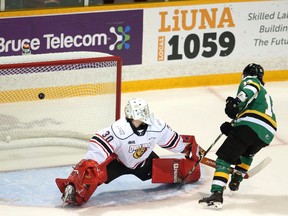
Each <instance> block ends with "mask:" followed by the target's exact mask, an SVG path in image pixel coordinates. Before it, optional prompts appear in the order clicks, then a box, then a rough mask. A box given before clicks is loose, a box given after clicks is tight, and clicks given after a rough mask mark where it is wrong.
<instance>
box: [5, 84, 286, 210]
mask: <svg viewBox="0 0 288 216" xmlns="http://www.w3.org/2000/svg"><path fill="white" fill-rule="evenodd" d="M264 80H265V79H264ZM265 87H266V89H267V91H268V93H269V94H270V95H271V97H272V98H273V102H274V111H275V113H276V117H277V124H278V131H277V133H276V136H275V139H274V140H273V142H272V143H271V145H270V146H269V147H267V148H265V149H263V150H262V151H260V152H259V153H258V154H257V155H256V156H255V159H254V162H253V164H252V166H251V167H252V168H253V167H254V166H255V165H257V164H258V163H260V162H261V161H262V160H263V159H265V158H266V157H267V156H269V157H271V158H272V162H271V163H270V164H269V165H268V166H267V167H266V168H264V169H263V170H262V171H261V172H259V173H258V174H257V175H255V176H253V177H252V178H250V179H247V180H244V181H243V182H242V184H241V186H240V190H239V191H238V192H234V193H233V194H232V195H231V194H229V189H227V190H226V191H225V193H224V204H223V208H222V209H220V210H210V209H204V208H202V207H201V206H199V205H198V200H199V199H201V198H202V197H203V196H208V195H209V190H210V185H211V180H212V175H213V169H212V168H210V167H207V166H205V165H201V178H200V180H199V181H198V182H196V183H194V184H189V185H185V186H183V187H182V188H180V189H179V188H177V187H173V186H168V185H162V184H151V183H150V181H146V182H142V181H140V180H138V179H137V178H135V177H134V176H123V177H120V178H119V179H116V180H115V181H113V182H112V183H111V184H109V185H101V186H100V187H99V188H98V189H97V191H96V192H95V194H94V195H93V196H92V197H91V199H90V200H89V201H88V202H87V203H86V204H85V205H84V206H81V207H73V208H61V207H60V205H61V199H60V196H61V194H60V192H59V191H58V189H57V187H56V184H55V182H54V180H55V178H56V177H60V178H61V177H63V178H65V177H67V176H68V175H69V173H70V172H71V169H72V168H71V166H72V165H73V164H76V163H77V162H78V161H79V160H80V159H81V157H82V155H83V154H84V153H85V149H74V150H69V151H68V149H67V151H66V150H65V148H61V149H60V148H59V154H58V155H55V154H54V155H51V156H49V157H47V155H44V154H43V155H42V154H38V157H37V158H35V157H33V156H31V157H29V156H27V155H29V152H28V151H29V150H27V152H23V154H22V156H23V157H21V154H17V156H13V154H11V155H12V156H10V157H5V156H3V154H2V155H1V153H0V166H1V167H0V168H2V169H3V168H5V166H6V165H7V166H8V164H9V165H11V164H14V166H18V167H19V168H21V167H23V168H24V169H19V170H14V171H2V172H0V185H1V189H0V212H1V213H0V214H1V216H2V215H3V216H40V215H41V216H92V215H93V216H122V215H123V216H128V215H131V216H132V215H133V216H136V215H137V216H160V215H161V216H164V215H165V216H176V215H183V216H184V215H189V216H190V215H201V216H211V215H213V216H217V215H221V216H222V215H229V216H233V215H245V216H258V215H265V216H278V215H279V216H282V215H288V181H287V179H288V173H287V171H286V158H287V152H288V109H287V106H288V97H287V92H288V82H271V83H266V85H265ZM237 88H238V85H229V86H211V87H210V86H209V87H197V88H183V89H167V90H157V91H146V92H135V93H125V94H122V107H124V105H125V103H126V101H127V100H128V99H129V98H132V97H140V98H143V99H145V100H146V101H147V102H148V104H149V106H150V111H151V112H153V113H154V115H155V116H157V117H159V118H162V119H163V120H164V121H165V122H166V123H167V124H169V125H170V126H171V127H172V129H174V130H175V131H177V132H178V133H179V134H190V135H195V137H196V141H197V142H198V144H199V145H201V146H202V147H203V148H204V149H207V148H208V147H209V146H210V145H211V144H212V143H213V142H214V140H215V139H216V138H217V136H218V135H219V134H220V130H219V126H220V125H221V124H222V123H223V122H224V121H229V119H228V118H227V117H226V116H225V113H224V107H225V99H226V98H227V96H235V94H236V91H237ZM122 110H123V109H122ZM122 114H123V113H122ZM224 138H225V136H222V138H221V139H220V140H219V141H218V142H217V143H216V145H215V146H214V147H213V148H212V150H211V151H210V152H209V154H208V155H207V156H208V157H209V158H212V159H215V151H216V150H217V148H218V147H219V146H220V145H221V142H222V141H223V140H224ZM55 148H57V147H55V146H52V147H50V149H49V147H47V150H46V152H47V153H49V151H50V150H52V149H55ZM1 151H3V150H1ZM155 151H156V152H157V153H158V154H159V155H160V156H163V157H171V155H172V154H171V153H170V152H168V151H166V150H161V149H156V150H155ZM67 152H68V154H67ZM2 153H3V152H2ZM19 155H20V156H19ZM63 155H64V156H63ZM63 157H69V161H70V163H71V165H67V166H59V167H55V166H53V167H45V168H37V169H27V168H26V167H29V165H30V164H35V163H38V162H39V161H42V160H43V161H44V160H51V161H52V160H53V161H55V164H57V161H61V160H63ZM175 157H179V155H175Z"/></svg>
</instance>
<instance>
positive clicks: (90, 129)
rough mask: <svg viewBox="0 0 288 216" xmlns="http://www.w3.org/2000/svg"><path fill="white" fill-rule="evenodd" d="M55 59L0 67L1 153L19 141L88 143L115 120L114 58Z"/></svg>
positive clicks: (117, 79) (52, 56) (117, 74)
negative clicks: (56, 138)
mask: <svg viewBox="0 0 288 216" xmlns="http://www.w3.org/2000/svg"><path fill="white" fill-rule="evenodd" d="M39 56H40V57H39ZM55 56H57V54H45V55H43V57H42V58H41V55H37V56H36V55H35V58H34V56H33V55H31V56H30V57H29V58H27V57H25V61H22V60H21V61H19V59H20V58H19V57H17V59H14V60H13V57H11V58H10V59H9V61H8V63H6V64H2V65H0V77H1V79H0V142H3V143H4V144H7V145H3V143H2V145H1V146H0V148H9V146H11V145H10V143H11V142H12V141H15V140H23V139H33V140H35V139H47V138H55V137H59V138H67V139H80V140H87V139H89V138H90V137H91V136H92V135H93V134H94V133H95V132H97V130H99V129H101V128H103V127H106V126H108V125H109V124H111V123H112V122H113V121H115V119H117V118H118V117H119V107H120V81H121V78H120V77H121V67H119V64H120V66H121V62H120V60H119V58H118V57H113V56H109V57H107V56H106V55H104V54H103V55H101V54H99V53H97V56H96V57H95V56H94V57H93V56H91V55H89V57H88V58H87V57H86V58H85V57H83V53H82V55H80V54H75V53H73V56H72V55H69V53H65V54H61V55H58V57H59V59H57V57H55ZM71 56H72V57H71ZM84 56H85V55H84ZM64 57H65V58H64ZM55 58H56V60H55ZM33 59H34V60H33ZM35 59H36V60H35ZM49 59H50V61H49ZM67 59H68V60H67ZM5 61H6V62H7V58H5ZM5 61H1V58H0V62H5ZM13 61H14V62H13ZM16 62H18V63H16ZM19 62H20V63H19ZM33 143H35V142H33Z"/></svg>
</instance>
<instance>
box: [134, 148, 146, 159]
mask: <svg viewBox="0 0 288 216" xmlns="http://www.w3.org/2000/svg"><path fill="white" fill-rule="evenodd" d="M146 151H147V148H146V147H142V148H139V149H137V150H136V151H135V152H134V154H133V157H134V158H135V159H138V158H140V157H142V155H143V154H144V153H145V152H146Z"/></svg>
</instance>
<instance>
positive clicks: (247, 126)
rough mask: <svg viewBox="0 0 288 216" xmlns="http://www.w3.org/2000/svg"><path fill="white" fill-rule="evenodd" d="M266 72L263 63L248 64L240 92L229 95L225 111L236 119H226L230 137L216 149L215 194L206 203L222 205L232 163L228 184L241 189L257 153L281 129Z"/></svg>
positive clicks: (213, 183)
mask: <svg viewBox="0 0 288 216" xmlns="http://www.w3.org/2000/svg"><path fill="white" fill-rule="evenodd" d="M263 76H264V69H263V68H262V67H261V66H260V65H258V64H254V63H252V64H249V65H247V66H246V67H245V68H244V70H243V75H242V81H241V83H240V85H239V88H238V92H237V96H236V97H235V98H233V97H228V98H227V99H226V107H225V113H226V114H227V115H228V117H230V118H231V119H234V120H235V121H234V123H232V125H231V124H230V123H229V122H224V123H223V124H222V125H221V127H220V130H221V132H222V133H223V134H225V135H226V136H227V138H226V139H225V141H224V142H223V144H222V145H221V147H220V148H219V149H218V151H217V152H216V155H217V156H218V158H217V159H216V170H215V172H214V176H213V181H212V186H211V193H212V194H211V196H209V197H204V198H203V199H201V200H199V203H200V204H202V205H203V206H205V207H209V208H216V209H217V208H221V207H222V204H223V191H224V189H225V186H226V184H227V182H228V179H229V168H230V165H231V164H234V165H236V166H235V170H234V172H233V174H232V176H231V180H230V182H229V184H228V186H229V188H230V190H231V191H237V190H238V189H239V185H240V182H241V181H242V180H243V177H244V175H245V173H246V172H247V171H248V169H249V167H250V165H251V163H252V161H253V157H254V155H255V154H256V153H257V152H258V151H260V150H261V149H262V148H264V147H266V146H268V145H269V144H270V143H271V141H272V139H273V137H274V134H275V132H276V130H277V125H276V117H275V114H274V112H273V102H272V98H271V97H270V95H269V94H268V93H267V91H266V89H265V88H264V82H263ZM232 122H233V121H232Z"/></svg>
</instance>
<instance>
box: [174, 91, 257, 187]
mask: <svg viewBox="0 0 288 216" xmlns="http://www.w3.org/2000/svg"><path fill="white" fill-rule="evenodd" d="M257 95H258V93H256V94H254V95H253V97H251V98H250V99H249V101H248V102H247V103H246V105H245V106H244V107H243V108H242V109H241V110H240V111H239V113H238V115H237V117H236V118H234V119H233V120H232V121H231V122H230V124H233V123H234V122H235V121H236V120H237V118H238V116H239V115H240V114H241V113H242V112H243V111H244V110H245V109H246V107H247V106H248V104H250V103H251V102H252V100H254V99H255V98H256V97H257ZM222 135H223V133H221V134H219V135H218V137H217V138H216V139H215V141H214V142H213V143H212V144H211V145H210V146H209V148H208V149H207V150H206V151H204V154H202V155H200V158H199V160H198V161H197V162H196V163H195V164H194V166H193V167H192V168H191V169H190V170H189V172H188V173H187V174H186V175H185V177H184V178H183V179H182V181H181V182H180V184H179V188H180V187H182V186H183V185H184V184H185V182H186V179H187V178H188V176H190V175H191V174H192V173H193V172H194V170H195V169H196V167H197V166H198V165H199V163H200V162H201V161H202V160H203V158H204V157H205V156H206V155H207V153H208V152H209V151H210V150H211V148H212V147H213V146H214V145H215V144H216V142H217V141H218V140H219V139H220V138H221V137H222Z"/></svg>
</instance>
